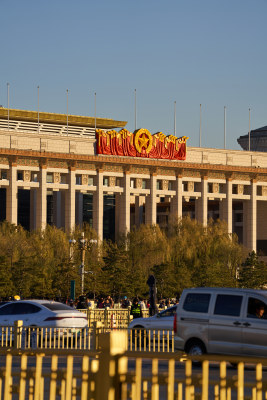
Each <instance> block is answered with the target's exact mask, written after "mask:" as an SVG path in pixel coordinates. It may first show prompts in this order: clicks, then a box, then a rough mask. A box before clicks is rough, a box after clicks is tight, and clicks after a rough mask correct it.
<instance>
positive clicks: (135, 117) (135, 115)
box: [134, 89, 137, 131]
mask: <svg viewBox="0 0 267 400" xmlns="http://www.w3.org/2000/svg"><path fill="white" fill-rule="evenodd" d="M136 127H137V111H136V89H134V130H135V131H136V129H137V128H136Z"/></svg>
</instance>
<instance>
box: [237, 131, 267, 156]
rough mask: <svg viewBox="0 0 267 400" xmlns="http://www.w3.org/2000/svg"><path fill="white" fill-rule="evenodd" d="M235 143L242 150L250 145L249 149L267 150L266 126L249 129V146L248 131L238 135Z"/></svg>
mask: <svg viewBox="0 0 267 400" xmlns="http://www.w3.org/2000/svg"><path fill="white" fill-rule="evenodd" d="M237 143H238V144H239V145H240V146H241V147H242V149H243V150H248V149H249V147H250V150H251V151H263V152H267V126H262V127H261V128H258V129H253V130H251V131H250V146H249V134H248V133H247V134H246V135H242V136H240V137H239V138H238V139H237Z"/></svg>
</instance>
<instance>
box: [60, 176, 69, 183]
mask: <svg viewBox="0 0 267 400" xmlns="http://www.w3.org/2000/svg"><path fill="white" fill-rule="evenodd" d="M60 183H62V184H66V183H67V175H66V174H60Z"/></svg>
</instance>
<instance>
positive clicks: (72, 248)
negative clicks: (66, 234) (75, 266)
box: [69, 239, 76, 263]
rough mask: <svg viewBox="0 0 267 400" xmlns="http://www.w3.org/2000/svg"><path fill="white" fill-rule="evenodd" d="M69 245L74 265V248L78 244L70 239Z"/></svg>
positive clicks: (71, 260)
mask: <svg viewBox="0 0 267 400" xmlns="http://www.w3.org/2000/svg"><path fill="white" fill-rule="evenodd" d="M69 244H70V262H71V263H73V261H74V259H73V254H74V246H75V244H76V240H75V239H70V240H69Z"/></svg>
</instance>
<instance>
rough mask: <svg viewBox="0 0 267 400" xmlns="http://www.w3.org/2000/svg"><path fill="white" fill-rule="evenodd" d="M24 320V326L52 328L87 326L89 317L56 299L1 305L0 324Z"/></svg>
mask: <svg viewBox="0 0 267 400" xmlns="http://www.w3.org/2000/svg"><path fill="white" fill-rule="evenodd" d="M18 320H22V321H23V326H36V327H43V328H44V327H51V328H86V327H87V326H88V323H87V317H86V315H85V314H83V313H81V312H80V311H77V310H75V309H74V308H72V307H69V306H67V305H66V304H62V303H59V302H56V301H50V300H20V301H12V302H9V303H6V304H4V305H3V306H1V307H0V326H13V325H14V322H15V321H18Z"/></svg>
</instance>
